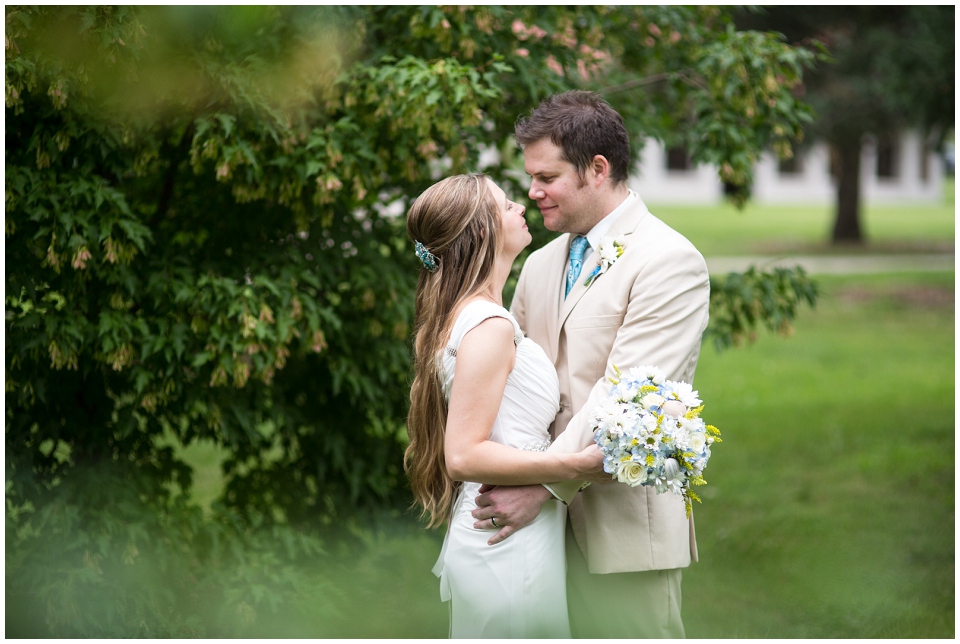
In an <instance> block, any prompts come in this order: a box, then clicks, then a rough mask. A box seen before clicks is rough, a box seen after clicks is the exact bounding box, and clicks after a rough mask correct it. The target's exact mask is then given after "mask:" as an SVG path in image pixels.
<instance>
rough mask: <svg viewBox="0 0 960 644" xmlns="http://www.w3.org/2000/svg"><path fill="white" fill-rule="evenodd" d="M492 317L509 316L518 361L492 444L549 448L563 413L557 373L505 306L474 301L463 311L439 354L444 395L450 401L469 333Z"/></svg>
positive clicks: (525, 447) (506, 393) (515, 364)
mask: <svg viewBox="0 0 960 644" xmlns="http://www.w3.org/2000/svg"><path fill="white" fill-rule="evenodd" d="M491 317H502V318H506V319H507V320H509V321H510V322H511V323H512V324H513V329H514V343H515V344H516V346H517V358H516V362H515V363H514V367H513V371H511V372H510V374H509V375H508V376H507V384H506V387H505V389H504V392H503V400H502V401H501V403H500V410H499V411H498V413H497V418H496V420H495V421H494V423H493V427H492V429H491V431H490V440H491V441H494V442H497V443H501V444H503V445H508V446H510V447H515V448H518V449H532V450H545V449H546V448H547V446H548V445H549V444H550V434H549V431H548V428H549V427H550V424H551V423H552V422H553V419H554V418H555V417H556V415H557V412H558V411H559V409H560V383H559V381H558V379H557V372H556V369H554V366H553V363H552V362H550V359H549V358H547V355H546V354H545V353H544V351H543V349H541V348H540V345H538V344H537V343H536V342H534V341H533V340H531V339H530V338H527V337H524V335H523V332H522V331H521V330H520V325H519V324H517V321H516V320H515V319H514V318H513V316H512V315H511V314H510V312H509V311H507V309H505V308H503V307H502V306H498V305H496V304H494V303H492V302H484V301H475V302H471V303H470V304H468V305H467V306H466V307H464V309H463V310H462V311H461V312H460V315H459V316H458V317H457V320H456V322H455V323H454V325H453V330H452V331H451V333H450V341H449V342H447V346H446V348H445V349H444V351H443V352H442V354H441V356H440V360H441V369H440V376H441V382H442V383H443V393H444V396H445V398H446V400H447V403H449V402H450V392H451V390H452V389H453V376H454V372H455V370H456V365H457V349H458V348H459V346H460V342H461V341H462V340H463V338H464V336H465V335H466V334H467V333H468V332H469V331H470V330H472V329H473V328H475V327H476V326H477V325H478V324H480V323H481V322H483V321H484V320H487V319H489V318H491Z"/></svg>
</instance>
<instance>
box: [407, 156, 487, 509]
mask: <svg viewBox="0 0 960 644" xmlns="http://www.w3.org/2000/svg"><path fill="white" fill-rule="evenodd" d="M500 225H501V224H500V213H499V207H498V205H497V203H496V201H495V200H494V198H493V194H492V193H491V192H490V189H489V186H488V183H487V177H486V176H485V175H482V174H463V175H455V176H452V177H448V178H446V179H444V180H443V181H440V182H439V183H436V184H434V185H432V186H430V187H429V188H427V189H426V190H425V191H424V192H423V194H421V195H420V196H419V197H417V199H416V201H414V202H413V205H411V206H410V210H409V212H408V213H407V234H408V235H409V236H410V239H412V240H413V241H415V242H420V243H421V244H423V245H424V246H425V247H426V249H427V250H428V251H429V252H430V253H431V254H432V255H433V256H434V258H435V262H436V270H434V271H433V272H431V271H430V270H428V269H427V268H426V266H422V267H421V268H420V279H419V282H418V283H417V300H416V314H415V318H416V319H415V322H414V340H413V351H414V368H415V373H414V379H413V385H412V387H411V388H410V414H409V416H408V417H407V433H408V434H409V436H410V446H409V447H407V450H406V453H405V454H404V458H403V466H404V469H405V470H406V472H407V476H409V477H410V484H411V488H412V489H413V498H414V504H415V505H419V506H420V508H421V517H426V518H428V519H429V521H428V526H429V527H436V526H439V525H440V524H441V523H442V522H443V521H444V519H446V514H447V512H448V511H449V508H450V505H451V504H452V503H453V500H454V498H455V496H456V493H457V491H458V489H459V486H460V483H459V482H457V481H454V480H453V479H451V478H450V475H449V474H448V473H447V468H446V464H445V462H444V457H443V439H444V429H445V427H446V424H447V401H446V399H445V397H444V395H443V387H442V383H441V380H440V379H441V374H440V371H439V368H440V362H439V361H440V352H441V351H442V350H443V349H444V347H445V346H446V343H447V341H448V339H449V335H450V331H451V329H452V326H453V323H454V320H453V319H451V318H452V313H453V311H454V310H455V309H456V307H457V305H458V304H460V302H462V301H463V300H464V299H466V298H468V297H470V296H471V295H474V294H475V293H478V292H480V291H482V290H483V289H484V288H486V287H487V286H488V285H489V284H490V283H491V281H492V279H493V271H494V262H495V260H496V257H497V253H498V252H499V251H500V246H501V243H502V241H501V238H502V235H501V228H500Z"/></svg>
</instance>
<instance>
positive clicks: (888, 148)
mask: <svg viewBox="0 0 960 644" xmlns="http://www.w3.org/2000/svg"><path fill="white" fill-rule="evenodd" d="M897 156H898V155H897V147H896V145H894V143H893V141H892V140H891V139H888V138H882V139H879V140H877V176H878V177H881V178H884V179H893V178H895V177H896V176H897V175H898V174H899V173H898V172H897V163H898V161H899V159H898V158H897Z"/></svg>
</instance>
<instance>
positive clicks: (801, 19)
mask: <svg viewBox="0 0 960 644" xmlns="http://www.w3.org/2000/svg"><path fill="white" fill-rule="evenodd" d="M955 11H956V8H955V7H954V6H952V5H948V6H894V5H869V6H865V5H861V6H830V7H816V8H815V9H812V8H811V7H799V6H796V7H795V6H771V7H763V8H751V9H741V10H740V11H739V12H738V13H737V16H736V22H737V25H738V26H739V27H741V28H743V29H765V30H766V29H770V30H775V31H777V32H781V33H783V34H785V35H786V36H787V38H788V40H789V41H791V42H793V43H803V42H805V41H808V40H810V39H814V38H815V39H817V41H819V42H821V43H822V44H823V45H824V46H825V47H826V48H827V50H828V51H829V53H830V56H831V57H832V58H833V61H832V63H833V64H829V65H820V66H818V67H817V68H816V69H814V70H811V71H810V72H809V73H808V75H807V76H806V78H805V83H804V85H805V87H806V89H807V90H809V93H808V94H806V95H805V98H807V99H808V100H809V101H810V103H811V105H813V106H814V108H815V109H816V111H817V119H816V121H814V122H812V123H811V126H810V130H811V132H810V134H811V135H813V136H814V137H819V138H822V139H823V140H825V141H826V142H827V143H829V144H830V145H831V147H832V150H833V154H834V158H833V166H834V168H835V172H836V178H837V202H836V204H837V205H836V217H835V219H834V226H833V232H832V239H833V241H834V242H835V243H839V242H853V243H860V242H863V241H864V234H863V228H862V226H861V224H860V221H861V217H860V210H861V209H860V155H861V151H862V148H863V145H864V142H865V138H866V137H867V136H873V137H875V138H876V139H879V140H882V139H883V138H884V137H889V136H890V135H891V134H894V133H895V132H896V131H897V130H898V129H901V128H904V127H908V126H911V127H917V128H919V129H920V130H921V132H922V134H923V135H924V137H925V139H926V141H927V142H928V143H929V145H930V146H931V147H932V148H937V149H940V148H941V146H942V145H943V141H944V137H945V136H947V135H948V134H949V133H950V132H951V131H952V129H953V127H954V125H955V119H956V103H955V88H956V75H955V67H954V57H955V49H956V44H955V32H954V25H955Z"/></svg>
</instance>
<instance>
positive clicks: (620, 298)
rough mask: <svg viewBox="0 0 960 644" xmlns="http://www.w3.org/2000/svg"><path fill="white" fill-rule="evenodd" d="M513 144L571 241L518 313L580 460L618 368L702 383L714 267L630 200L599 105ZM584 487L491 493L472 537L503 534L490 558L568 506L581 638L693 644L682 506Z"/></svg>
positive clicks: (672, 500) (519, 134)
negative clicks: (686, 608)
mask: <svg viewBox="0 0 960 644" xmlns="http://www.w3.org/2000/svg"><path fill="white" fill-rule="evenodd" d="M516 138H517V142H518V143H519V144H520V146H521V147H522V148H523V154H524V168H525V170H526V172H527V174H528V175H530V177H531V184H530V192H529V196H530V198H531V199H535V200H536V202H537V206H538V207H539V209H540V212H541V213H542V214H543V220H544V225H545V226H546V227H547V228H548V229H550V230H554V231H558V232H563V233H567V234H564V235H561V236H560V237H558V238H557V239H555V240H553V241H552V242H551V243H549V244H547V245H546V246H544V247H543V248H542V249H540V250H538V251H536V252H534V253H533V254H531V255H530V257H529V259H528V260H527V261H526V263H525V264H524V266H523V271H522V272H521V274H520V280H519V282H518V284H517V289H516V293H515V295H514V298H513V304H512V307H511V310H512V312H513V314H514V316H515V317H516V319H517V321H518V322H519V323H520V326H521V327H522V328H523V330H524V332H525V333H526V334H527V336H529V337H530V338H533V340H535V341H536V342H537V343H538V344H539V345H540V346H541V347H543V349H544V351H546V353H547V356H548V357H550V359H551V360H553V363H554V365H555V366H556V368H557V374H558V376H559V379H560V411H559V413H558V414H557V417H556V420H555V421H554V423H553V426H552V427H551V434H552V435H553V436H554V443H553V445H552V446H551V448H550V449H551V450H556V451H563V452H569V451H575V450H579V449H582V448H583V447H585V446H587V445H588V444H589V443H590V442H591V441H592V434H593V432H592V430H591V428H590V421H589V414H590V411H591V410H592V409H593V408H594V407H595V406H596V404H597V403H598V402H599V401H601V400H603V398H604V397H605V396H606V395H607V392H608V391H609V388H610V384H609V381H608V380H607V378H608V377H610V376H613V375H614V371H613V365H616V366H617V367H619V368H620V369H624V370H625V369H627V368H629V367H634V366H639V365H653V366H658V367H660V368H661V369H662V370H663V372H664V373H665V374H666V375H667V377H668V378H669V379H671V380H682V381H686V382H690V383H692V382H693V375H694V371H695V369H696V366H697V359H698V357H699V354H700V339H701V335H702V334H703V331H704V329H705V328H706V326H707V315H708V307H709V300H710V284H709V278H708V275H707V267H706V264H705V263H704V261H703V257H702V256H701V255H700V253H699V252H698V251H697V249H696V248H694V247H693V245H692V244H691V243H690V242H689V241H687V240H686V239H685V238H684V237H683V236H681V235H680V234H679V233H677V232H676V231H674V230H673V229H671V228H670V227H668V226H667V225H666V224H664V223H663V222H661V221H660V220H659V219H657V218H656V217H654V216H653V215H651V214H650V213H649V212H648V211H647V208H646V206H645V205H644V203H643V201H641V200H640V197H639V196H637V194H636V193H634V192H633V191H632V190H630V189H629V188H628V187H627V170H628V165H629V151H630V147H629V140H628V136H627V132H626V130H625V129H624V126H623V119H622V118H621V116H620V114H618V113H617V112H616V111H615V110H613V108H611V107H610V106H609V105H608V104H607V103H606V102H605V101H604V100H603V99H602V98H600V97H599V96H598V95H597V94H593V93H589V92H581V91H572V92H566V93H564V94H559V95H556V96H553V97H551V98H548V99H546V100H545V101H544V102H543V103H541V104H540V106H539V107H538V108H537V109H536V110H535V111H534V112H533V113H532V114H531V115H530V117H529V118H527V119H520V120H518V122H517V125H516ZM615 241H616V243H617V244H619V245H620V246H621V247H622V249H623V252H622V254H621V255H619V257H616V253H613V254H612V255H610V256H611V257H616V259H615V260H614V261H613V263H612V264H609V265H607V267H606V270H605V271H603V272H598V267H599V258H600V253H599V251H600V250H601V248H603V249H604V250H605V251H606V250H607V249H608V248H614V249H615V248H616V246H615V244H614V242H615ZM605 255H606V253H605ZM594 273H597V274H596V275H595V277H593V278H592V279H588V278H589V277H590V275H593V274H594ZM588 282H589V283H588ZM581 487H582V486H581V484H580V483H579V482H576V481H573V482H561V483H556V484H550V485H546V486H540V485H535V486H518V487H495V488H492V489H489V491H486V492H484V493H483V494H481V495H480V496H479V497H477V505H478V506H479V507H478V508H477V509H476V510H474V512H473V514H474V518H475V519H477V523H476V524H475V525H476V527H477V528H481V529H489V528H492V527H494V525H493V522H492V520H491V519H495V520H496V524H497V527H500V526H503V527H502V529H501V530H500V531H499V532H498V533H497V534H496V535H495V536H494V537H492V538H491V539H490V543H491V545H492V544H495V543H498V542H499V541H502V540H503V539H506V538H508V537H509V536H510V534H512V533H513V532H515V531H516V530H519V529H520V528H522V527H523V526H525V525H527V524H528V523H529V522H530V521H532V520H533V518H534V517H535V516H536V515H537V514H538V513H539V511H540V508H541V507H542V506H543V504H544V503H546V502H547V501H548V500H550V499H551V498H556V499H558V500H560V501H562V502H563V503H565V504H567V505H569V512H568V517H569V519H568V525H567V547H566V550H567V603H568V605H569V613H570V622H571V628H572V631H573V634H574V636H575V637H625V638H643V637H670V638H678V637H683V636H684V631H683V623H682V621H681V619H680V580H681V569H682V568H684V567H686V566H688V565H690V562H691V561H696V559H697V548H696V541H695V537H694V530H693V517H692V516H691V518H690V519H689V520H688V519H687V518H686V513H685V510H684V504H683V500H682V498H681V497H680V496H679V495H674V494H661V495H658V494H657V493H656V492H654V490H653V489H652V488H649V487H630V486H628V485H625V484H622V483H612V484H607V485H592V486H589V487H584V488H583V489H581Z"/></svg>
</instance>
